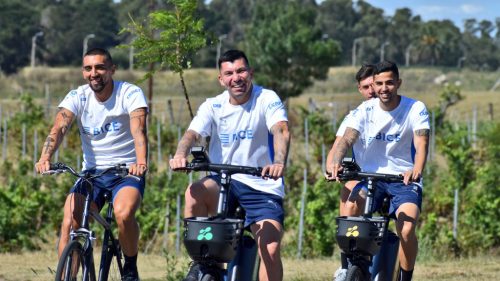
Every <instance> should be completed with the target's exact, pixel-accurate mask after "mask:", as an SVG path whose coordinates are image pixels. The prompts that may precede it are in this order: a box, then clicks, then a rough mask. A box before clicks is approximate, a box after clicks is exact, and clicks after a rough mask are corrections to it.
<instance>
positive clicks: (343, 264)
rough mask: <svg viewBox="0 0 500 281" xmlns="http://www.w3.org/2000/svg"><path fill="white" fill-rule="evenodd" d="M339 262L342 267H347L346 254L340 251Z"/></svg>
mask: <svg viewBox="0 0 500 281" xmlns="http://www.w3.org/2000/svg"><path fill="white" fill-rule="evenodd" d="M340 263H341V265H342V268H343V269H347V268H348V267H349V262H348V261H347V256H346V254H344V253H340Z"/></svg>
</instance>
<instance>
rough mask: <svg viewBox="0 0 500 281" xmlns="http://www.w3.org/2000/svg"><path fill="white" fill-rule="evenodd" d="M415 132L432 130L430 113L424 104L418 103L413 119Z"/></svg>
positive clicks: (415, 106)
mask: <svg viewBox="0 0 500 281" xmlns="http://www.w3.org/2000/svg"><path fill="white" fill-rule="evenodd" d="M411 124H412V129H413V131H417V130H422V129H430V124H429V112H428V111H427V108H426V107H425V104H424V103H423V102H416V103H415V105H414V110H413V114H412V117H411Z"/></svg>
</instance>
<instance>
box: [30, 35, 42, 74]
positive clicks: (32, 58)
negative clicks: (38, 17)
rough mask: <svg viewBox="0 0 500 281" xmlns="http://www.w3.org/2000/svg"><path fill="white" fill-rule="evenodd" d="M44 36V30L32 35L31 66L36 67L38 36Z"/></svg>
mask: <svg viewBox="0 0 500 281" xmlns="http://www.w3.org/2000/svg"><path fill="white" fill-rule="evenodd" d="M40 36H43V32H42V31H40V32H37V33H36V34H35V35H34V36H33V37H31V68H33V67H35V50H36V38H37V37H40Z"/></svg>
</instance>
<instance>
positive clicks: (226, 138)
mask: <svg viewBox="0 0 500 281" xmlns="http://www.w3.org/2000/svg"><path fill="white" fill-rule="evenodd" d="M219 138H220V142H221V143H222V144H229V143H231V142H235V141H238V140H251V139H253V131H252V130H242V131H238V132H235V133H221V134H220V135H219Z"/></svg>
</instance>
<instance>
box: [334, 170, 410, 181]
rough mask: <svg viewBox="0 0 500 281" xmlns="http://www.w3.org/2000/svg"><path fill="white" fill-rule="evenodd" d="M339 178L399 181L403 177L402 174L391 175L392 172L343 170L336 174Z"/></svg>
mask: <svg viewBox="0 0 500 281" xmlns="http://www.w3.org/2000/svg"><path fill="white" fill-rule="evenodd" d="M338 177H339V179H340V180H363V179H369V178H371V179H375V180H384V181H388V182H401V181H403V179H404V177H403V176H402V175H392V174H381V173H368V172H361V171H345V172H341V173H340V174H339V175H338Z"/></svg>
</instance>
